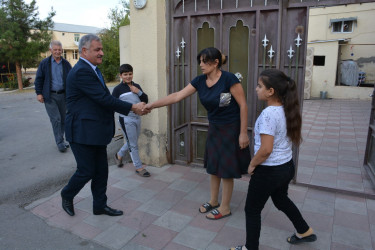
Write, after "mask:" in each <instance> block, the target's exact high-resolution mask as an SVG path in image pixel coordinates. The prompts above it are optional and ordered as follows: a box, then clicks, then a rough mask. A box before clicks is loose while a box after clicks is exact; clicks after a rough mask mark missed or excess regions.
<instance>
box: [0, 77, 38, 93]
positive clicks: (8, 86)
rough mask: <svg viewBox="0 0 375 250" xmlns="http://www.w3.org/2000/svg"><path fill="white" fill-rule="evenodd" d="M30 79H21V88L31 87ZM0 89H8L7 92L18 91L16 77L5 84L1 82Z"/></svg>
mask: <svg viewBox="0 0 375 250" xmlns="http://www.w3.org/2000/svg"><path fill="white" fill-rule="evenodd" d="M30 79H31V78H25V77H22V87H24V88H26V87H29V86H30V85H31V83H30ZM0 87H1V88H4V90H5V89H8V90H13V89H18V80H17V76H15V77H14V79H12V80H9V79H8V81H7V82H3V83H2V82H0Z"/></svg>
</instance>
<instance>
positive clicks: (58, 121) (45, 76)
mask: <svg viewBox="0 0 375 250" xmlns="http://www.w3.org/2000/svg"><path fill="white" fill-rule="evenodd" d="M49 50H50V51H51V56H49V57H47V58H46V59H44V60H43V61H41V62H40V64H39V67H38V71H37V72H36V76H35V82H34V85H35V92H36V94H37V100H38V101H39V102H41V103H44V105H45V107H46V110H47V114H48V116H49V119H50V121H51V124H52V129H53V134H54V136H55V142H56V145H57V148H58V149H59V151H60V152H62V153H63V152H65V151H66V149H67V147H68V146H69V144H67V143H66V142H65V141H64V126H65V125H64V123H65V113H66V104H65V85H66V77H67V75H68V73H69V71H70V70H71V69H72V66H71V65H70V63H69V62H68V61H67V60H65V59H64V58H62V57H61V53H62V51H63V50H62V44H61V42H59V41H52V42H51V43H50V45H49Z"/></svg>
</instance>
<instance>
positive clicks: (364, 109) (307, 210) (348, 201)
mask: <svg viewBox="0 0 375 250" xmlns="http://www.w3.org/2000/svg"><path fill="white" fill-rule="evenodd" d="M329 107H330V108H329ZM352 107H353V109H351V108H352ZM331 108H334V111H333V112H330V110H331ZM348 110H351V111H350V112H349V111H348ZM323 111H325V112H323ZM369 111H370V102H369V101H351V100H348V101H342V100H309V101H305V103H304V125H303V133H304V137H305V142H304V144H302V146H301V154H300V160H299V170H300V171H301V172H300V173H298V176H297V182H298V184H297V185H290V192H289V193H290V197H291V199H292V200H293V201H294V202H295V203H296V204H297V206H298V207H299V208H300V210H301V212H302V214H303V215H304V217H305V219H306V220H307V221H308V223H309V224H310V225H311V226H312V227H313V228H314V229H315V232H316V234H317V236H318V240H317V241H316V242H313V243H306V244H303V245H298V246H293V245H290V244H289V243H287V242H286V238H287V237H288V236H289V235H291V234H292V233H293V231H294V229H293V226H292V224H291V223H290V222H289V221H288V219H287V218H286V216H285V215H284V214H283V213H281V212H280V211H277V209H276V208H275V207H274V206H273V204H272V202H271V201H268V202H267V204H266V206H265V208H264V210H263V213H262V232H261V238H260V244H261V246H260V249H337V250H338V249H340V250H341V249H373V248H374V247H375V201H374V200H373V199H370V198H371V197H372V195H373V194H374V193H373V190H374V189H373V186H372V184H371V183H370V182H369V180H368V177H367V176H366V173H365V172H364V171H363V169H362V165H361V161H363V153H364V146H365V140H364V139H363V138H365V137H366V136H365V135H366V133H367V129H368V128H367V126H368V121H369ZM327 112H328V114H327ZM341 112H342V113H341ZM337 113H339V115H337ZM349 113H350V114H351V115H352V118H349ZM323 114H325V115H324V116H322V115H323ZM357 115H358V116H357ZM366 115H367V117H366ZM332 118H334V121H332V120H331V119H332ZM350 119H351V122H352V123H353V124H351V123H350ZM305 122H308V123H309V124H311V125H308V124H307V123H306V124H305ZM337 128H338V129H337ZM351 128H353V130H354V131H352V130H351ZM326 132H327V133H326ZM322 133H323V135H322ZM336 135H338V136H339V138H336ZM330 136H334V138H330ZM341 136H343V137H341ZM331 139H332V140H331ZM319 140H320V141H319ZM311 143H312V144H311ZM331 143H334V144H331ZM354 143H355V145H356V146H355V147H354V146H353V145H354ZM336 147H337V148H336ZM330 149H332V150H330ZM311 152H315V155H312V153H311ZM324 152H331V153H330V154H329V155H328V154H324ZM332 152H336V154H334V153H332ZM355 152H357V153H355ZM347 156H350V157H347ZM148 170H149V172H151V174H152V176H151V177H150V178H142V177H140V176H138V175H136V174H135V173H134V169H133V167H132V165H131V164H126V165H125V166H124V168H117V167H116V166H111V167H110V175H109V183H108V191H107V194H108V198H109V201H108V203H109V205H110V206H113V207H114V208H117V209H122V210H124V215H123V216H120V217H108V216H105V215H101V216H94V215H93V214H92V197H91V194H90V189H89V184H88V185H86V186H85V188H84V189H83V190H82V191H81V192H80V193H79V195H78V196H77V197H76V199H75V200H74V203H75V209H76V215H75V216H74V217H70V216H68V215H67V214H66V213H65V212H64V211H63V210H62V208H61V198H60V196H59V191H58V192H56V193H55V194H53V195H52V196H50V197H47V198H44V199H41V200H38V201H36V202H34V203H32V204H30V205H29V206H27V207H26V209H27V210H29V211H31V212H32V213H33V214H35V215H36V216H38V217H40V218H41V219H42V220H44V222H45V224H46V227H48V226H50V227H51V228H53V229H54V228H59V229H62V230H63V231H64V232H69V233H72V234H74V235H77V236H79V237H81V238H82V239H84V240H86V241H87V242H90V243H93V244H98V245H100V246H103V247H105V248H108V249H129V250H133V249H179V250H180V249H182V250H183V249H215V250H216V249H217V250H220V249H228V248H229V247H230V246H235V245H238V244H243V243H244V241H245V219H244V218H245V215H244V211H243V209H244V203H245V199H246V193H247V187H248V181H249V177H248V176H245V177H243V178H242V179H239V180H236V181H235V187H234V193H233V198H232V203H231V208H232V214H233V215H232V216H230V217H227V218H224V219H222V220H218V221H211V220H207V219H206V218H205V215H204V214H200V213H199V212H198V208H199V206H200V205H201V204H202V203H203V202H205V201H207V199H208V198H209V180H208V175H207V174H206V173H205V171H204V169H202V168H198V167H190V166H180V165H167V166H164V167H161V168H156V167H151V166H149V167H148ZM301 174H302V175H301ZM354 183H355V184H354ZM358 183H360V184H358ZM47 225H48V226H47ZM40 248H42V247H40ZM55 249H59V246H56V247H55ZM62 249H63V248H62Z"/></svg>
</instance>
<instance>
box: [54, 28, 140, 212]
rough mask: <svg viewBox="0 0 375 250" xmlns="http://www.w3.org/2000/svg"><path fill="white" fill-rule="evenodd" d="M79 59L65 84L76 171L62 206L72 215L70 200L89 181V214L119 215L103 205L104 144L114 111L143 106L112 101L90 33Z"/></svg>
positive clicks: (98, 49) (81, 44) (96, 41)
mask: <svg viewBox="0 0 375 250" xmlns="http://www.w3.org/2000/svg"><path fill="white" fill-rule="evenodd" d="M78 50H79V54H80V59H79V61H78V62H77V64H76V65H75V66H74V68H73V69H72V70H71V71H70V72H69V75H68V78H67V81H66V105H67V115H66V126H65V134H66V138H67V140H68V141H69V143H70V146H71V148H72V151H73V154H74V157H75V159H76V162H77V170H76V172H75V173H74V174H73V176H72V177H71V178H70V180H69V182H68V184H67V185H66V186H65V187H64V188H63V189H62V191H61V198H62V207H63V209H64V211H65V212H66V213H67V214H69V215H70V216H73V215H74V214H75V213H74V206H73V199H74V197H75V196H76V195H77V194H78V193H79V191H80V190H81V189H82V188H83V187H84V186H85V185H86V183H87V182H89V181H90V180H91V192H92V196H93V214H94V215H100V214H105V215H109V216H119V215H122V214H123V212H122V211H121V210H117V209H113V208H111V207H109V206H108V204H107V195H106V191H107V181H108V161H107V145H108V144H109V143H110V142H111V140H112V137H113V135H114V134H115V122H114V112H118V113H121V114H124V115H127V114H128V113H129V112H130V111H133V112H134V113H136V114H139V115H141V114H146V113H147V112H142V109H143V108H144V105H145V103H142V102H140V103H137V104H131V103H128V102H123V101H121V100H119V99H117V98H114V97H113V96H112V95H111V93H110V92H109V90H108V88H107V86H106V84H105V82H104V79H103V75H102V74H101V72H100V70H99V68H98V65H100V64H101V63H102V60H103V55H104V53H103V46H102V42H101V40H100V38H99V37H98V36H96V35H93V34H88V35H85V36H83V37H82V38H81V39H80V40H79V45H78Z"/></svg>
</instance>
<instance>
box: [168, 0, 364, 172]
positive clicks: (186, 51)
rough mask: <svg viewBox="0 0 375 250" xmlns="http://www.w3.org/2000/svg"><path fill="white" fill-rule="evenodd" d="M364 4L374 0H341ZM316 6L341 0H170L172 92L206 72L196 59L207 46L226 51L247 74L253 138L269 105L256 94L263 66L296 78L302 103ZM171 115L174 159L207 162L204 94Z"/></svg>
mask: <svg viewBox="0 0 375 250" xmlns="http://www.w3.org/2000/svg"><path fill="white" fill-rule="evenodd" d="M359 2H369V1H358V0H352V1H349V0H346V1H340V4H349V3H359ZM315 5H319V6H321V5H326V6H330V5H337V1H323V0H290V1H287V0H169V1H167V8H169V10H167V13H168V16H167V19H168V31H169V34H168V36H169V40H168V64H169V67H168V69H169V74H168V75H169V78H168V81H169V85H168V87H169V92H170V93H172V92H175V91H178V90H180V89H182V88H184V87H185V86H186V85H187V84H188V83H189V82H190V81H191V80H192V79H193V78H194V77H195V76H197V75H199V74H201V72H200V69H199V65H198V64H197V60H196V57H197V54H198V53H199V52H200V51H201V50H202V49H204V48H206V47H216V48H218V49H220V50H221V51H222V53H223V54H225V55H227V56H228V61H227V64H226V65H224V66H223V67H222V69H223V70H226V71H230V72H232V73H237V75H238V76H241V78H242V81H241V84H242V85H243V88H244V90H245V94H246V99H247V105H248V110H249V115H248V124H249V127H248V133H249V136H250V135H251V133H252V130H253V127H252V126H253V125H254V123H255V119H256V117H257V116H258V115H259V113H260V112H261V110H262V109H263V108H264V103H262V102H259V101H257V99H256V93H255V87H256V83H257V77H258V75H259V73H260V72H261V71H262V70H264V69H267V68H278V69H281V70H283V71H284V72H285V73H286V74H288V75H289V76H290V77H291V78H293V79H295V80H296V82H297V84H298V91H299V96H300V101H301V104H302V100H303V86H304V80H303V79H304V69H305V60H304V58H305V53H306V39H307V23H308V10H309V7H310V6H315ZM168 117H169V136H168V138H169V139H168V140H169V141H168V144H169V154H170V155H169V157H170V159H171V161H172V162H174V163H183V164H196V165H201V164H202V163H203V157H204V149H205V142H206V135H207V129H208V120H207V114H206V111H205V110H204V108H203V106H202V105H201V104H200V102H199V98H198V95H197V94H194V95H193V96H191V97H189V98H186V99H185V100H184V101H182V102H180V103H178V104H175V105H172V107H171V108H170V110H169V116H168ZM250 138H252V136H250ZM250 141H251V142H252V140H250ZM252 143H253V142H252ZM250 147H251V148H253V145H250ZM297 155H298V149H294V159H295V161H297V158H298V157H296V156H297Z"/></svg>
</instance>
